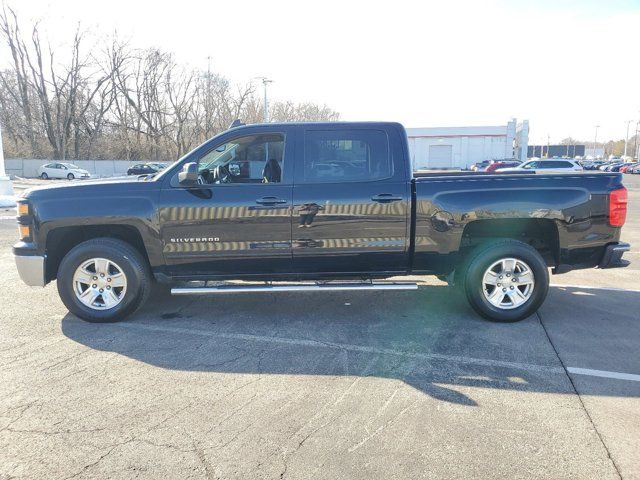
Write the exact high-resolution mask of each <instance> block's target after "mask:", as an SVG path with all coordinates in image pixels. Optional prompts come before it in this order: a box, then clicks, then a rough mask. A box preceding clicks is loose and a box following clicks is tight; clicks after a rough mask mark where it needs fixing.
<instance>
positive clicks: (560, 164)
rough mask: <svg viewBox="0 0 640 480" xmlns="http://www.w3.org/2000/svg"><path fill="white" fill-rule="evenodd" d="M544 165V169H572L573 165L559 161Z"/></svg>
mask: <svg viewBox="0 0 640 480" xmlns="http://www.w3.org/2000/svg"><path fill="white" fill-rule="evenodd" d="M543 165H544V168H571V164H570V163H569V162H562V161H557V160H556V161H554V160H548V161H546V162H544V163H543Z"/></svg>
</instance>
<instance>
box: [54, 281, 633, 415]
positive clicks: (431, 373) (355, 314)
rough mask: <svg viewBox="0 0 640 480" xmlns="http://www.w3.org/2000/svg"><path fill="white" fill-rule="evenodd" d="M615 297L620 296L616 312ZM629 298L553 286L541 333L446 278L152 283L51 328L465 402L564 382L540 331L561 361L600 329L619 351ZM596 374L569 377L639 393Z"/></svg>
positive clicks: (607, 390) (606, 391) (221, 364)
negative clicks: (287, 286) (329, 283)
mask: <svg viewBox="0 0 640 480" xmlns="http://www.w3.org/2000/svg"><path fill="white" fill-rule="evenodd" d="M621 305H629V308H628V312H626V313H625V312H624V311H621V307H620V306H621ZM633 305H636V306H637V305H640V292H610V291H607V292H606V295H603V294H602V291H600V290H589V289H587V290H585V289H579V288H571V287H553V288H552V289H551V292H550V296H549V299H548V300H547V303H546V304H545V306H544V307H543V309H542V311H541V318H542V319H543V321H544V326H545V328H546V332H545V328H543V326H542V324H541V321H540V318H539V317H538V316H537V315H534V316H532V317H530V318H528V319H526V320H524V321H522V322H519V323H516V324H497V323H491V322H487V321H484V320H482V319H480V318H479V317H478V316H477V315H475V314H474V313H473V312H472V311H471V310H470V309H469V308H468V307H467V305H466V301H465V300H464V299H463V297H462V295H461V294H459V293H458V292H456V291H455V290H454V289H452V288H449V287H446V286H423V287H421V288H420V289H419V290H418V291H417V292H380V293H376V294H373V295H372V294H371V293H365V292H359V293H354V292H351V293H346V292H342V293H336V292H334V293H329V292H327V293H323V294H312V293H292V294H265V293H262V294H240V295H235V296H234V295H220V296H208V297H190V298H186V297H184V298H183V297H170V296H167V295H162V294H159V295H156V296H155V297H153V298H152V299H151V301H150V302H149V304H148V305H147V307H145V308H144V309H143V311H141V312H140V313H139V314H136V315H135V316H134V317H133V318H131V319H130V320H128V321H126V322H122V323H115V324H91V323H86V322H83V321H81V320H79V319H77V318H76V317H75V316H73V315H71V314H67V316H66V317H65V318H64V319H63V321H62V330H63V332H64V334H65V335H66V336H67V337H68V338H70V339H71V340H73V341H76V342H78V343H80V344H83V345H86V346H88V347H90V348H93V349H97V350H102V351H109V352H115V353H118V354H120V355H124V356H127V357H130V358H132V359H135V360H138V361H141V362H145V363H147V364H150V365H154V366H157V367H160V368H167V369H172V370H183V371H201V372H212V373H233V374H261V375H322V376H364V377H366V376H375V377H380V378H389V379H396V380H401V381H403V382H405V383H407V384H409V385H411V386H413V387H414V388H416V389H418V390H420V391H422V392H424V393H425V394H427V395H430V396H432V397H434V398H436V399H439V400H442V401H445V402H451V403H456V404H462V405H468V406H476V405H477V402H476V401H475V400H474V399H473V398H472V397H471V394H470V392H473V391H474V390H473V388H476V389H477V388H482V389H488V388H491V389H509V390H520V391H525V392H544V393H559V394H567V393H573V392H574V390H573V385H572V384H571V382H570V381H569V378H568V377H567V375H566V373H565V371H564V368H563V366H562V364H561V363H560V362H559V360H558V357H557V356H556V353H555V351H554V348H553V347H552V345H551V344H550V343H549V340H548V338H547V334H549V336H550V337H551V339H552V341H553V342H554V345H555V346H556V348H557V349H559V350H558V351H559V353H560V356H561V357H563V360H564V355H565V354H566V356H567V358H569V359H570V361H571V362H573V363H576V362H578V363H579V362H580V361H581V359H583V358H584V360H585V362H587V363H586V364H584V363H583V364H577V365H573V364H571V365H568V366H575V367H584V368H594V369H598V368H599V366H598V365H597V362H596V365H594V364H593V358H597V356H598V351H599V350H598V349H602V348H603V346H602V341H603V340H602V339H603V337H606V336H609V338H610V339H611V332H618V333H619V338H618V340H619V341H620V342H622V343H623V345H622V347H620V345H618V346H617V348H616V346H615V345H613V346H608V345H605V346H604V347H606V348H609V347H611V348H613V350H609V351H608V352H607V355H608V356H609V357H608V358H609V360H610V359H611V355H612V353H611V351H613V352H619V355H621V356H623V355H626V354H625V349H626V348H629V349H632V350H633V349H634V348H635V347H633V345H636V346H637V344H638V340H640V332H639V331H638V327H637V321H635V320H634V318H635V317H634V312H633V311H632V309H633V307H632V306H633ZM623 310H624V309H623ZM612 311H616V312H617V313H616V315H615V316H612V315H611V312H612ZM615 340H616V335H614V336H613V339H612V340H611V341H615ZM556 341H557V342H558V343H557V344H556ZM564 350H566V352H565V351H564ZM631 354H632V355H633V353H631ZM588 360H589V361H590V362H591V363H589V362H588ZM636 363H638V364H637V365H632V368H634V370H632V371H629V370H628V368H629V364H628V361H627V364H626V366H627V372H628V373H637V372H638V371H640V360H639V361H638V362H636ZM607 366H608V367H611V364H610V363H609V364H607ZM614 367H615V366H614ZM614 367H611V368H607V369H609V370H612V369H614ZM598 380H599V381H592V382H588V381H587V382H581V383H580V385H579V387H580V391H581V393H583V394H593V395H614V396H615V395H620V396H633V397H640V382H626V384H625V386H624V387H623V388H619V387H618V386H617V385H611V384H610V383H607V382H615V381H612V380H606V379H598ZM629 384H633V385H631V386H630V385H629Z"/></svg>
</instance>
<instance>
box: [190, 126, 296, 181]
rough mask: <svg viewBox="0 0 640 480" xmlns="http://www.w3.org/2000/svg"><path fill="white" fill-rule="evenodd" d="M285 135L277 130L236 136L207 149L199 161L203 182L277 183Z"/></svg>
mask: <svg viewBox="0 0 640 480" xmlns="http://www.w3.org/2000/svg"><path fill="white" fill-rule="evenodd" d="M284 145H285V139H284V135H282V134H279V133H269V134H256V135H247V136H244V137H238V138H235V139H233V140H231V141H229V142H227V143H225V144H223V145H219V146H217V147H216V148H214V149H213V150H211V151H209V152H207V153H206V154H205V155H204V156H202V157H201V158H200V159H199V161H198V181H199V182H200V183H203V184H224V183H280V182H282V167H283V161H284Z"/></svg>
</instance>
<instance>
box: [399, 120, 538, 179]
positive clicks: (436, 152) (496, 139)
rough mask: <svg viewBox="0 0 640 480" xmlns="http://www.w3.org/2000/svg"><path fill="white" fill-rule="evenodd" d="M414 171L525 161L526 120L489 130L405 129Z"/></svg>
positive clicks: (473, 128)
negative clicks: (479, 163) (506, 160)
mask: <svg viewBox="0 0 640 480" xmlns="http://www.w3.org/2000/svg"><path fill="white" fill-rule="evenodd" d="M407 136H408V137H409V151H410V154H411V163H412V165H413V169H414V170H420V169H425V168H468V167H470V166H471V165H473V164H474V163H476V162H482V161H483V160H503V159H507V158H517V159H519V160H523V161H524V160H526V159H527V145H528V141H529V121H528V120H524V121H523V122H522V123H520V124H518V123H517V122H516V120H515V119H513V120H511V121H510V122H509V123H507V124H506V125H501V126H491V127H436V128H407Z"/></svg>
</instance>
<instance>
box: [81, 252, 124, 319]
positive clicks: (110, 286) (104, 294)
mask: <svg viewBox="0 0 640 480" xmlns="http://www.w3.org/2000/svg"><path fill="white" fill-rule="evenodd" d="M73 291H74V293H75V294H76V298H77V299H78V300H80V302H81V303H82V304H83V305H85V306H87V307H89V308H91V309H93V310H108V309H110V308H113V307H115V306H116V305H119V304H120V302H122V300H123V299H124V296H125V294H126V293H127V277H126V276H125V274H124V272H123V271H122V268H120V266H119V265H118V264H116V263H114V262H112V261H111V260H107V259H106V258H92V259H90V260H87V261H85V262H83V263H82V264H81V265H80V266H79V267H78V268H76V271H75V273H74V274H73Z"/></svg>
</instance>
